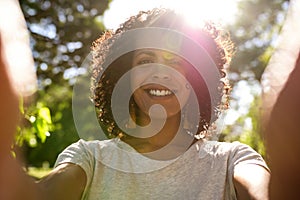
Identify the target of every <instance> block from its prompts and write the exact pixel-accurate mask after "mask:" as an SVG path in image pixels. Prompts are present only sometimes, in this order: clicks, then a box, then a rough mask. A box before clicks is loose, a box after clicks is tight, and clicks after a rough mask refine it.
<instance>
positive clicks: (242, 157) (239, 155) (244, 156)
mask: <svg viewBox="0 0 300 200" xmlns="http://www.w3.org/2000/svg"><path fill="white" fill-rule="evenodd" d="M232 145H233V148H232V150H231V155H230V158H229V163H230V164H229V169H232V170H233V169H234V167H235V166H236V165H238V164H255V165H259V166H261V167H263V168H265V169H266V170H267V171H270V170H269V168H268V166H267V164H266V162H265V161H264V159H263V158H262V156H261V155H260V154H259V153H257V152H256V151H255V150H254V149H252V148H251V147H250V146H248V145H246V144H242V143H240V142H233V143H232Z"/></svg>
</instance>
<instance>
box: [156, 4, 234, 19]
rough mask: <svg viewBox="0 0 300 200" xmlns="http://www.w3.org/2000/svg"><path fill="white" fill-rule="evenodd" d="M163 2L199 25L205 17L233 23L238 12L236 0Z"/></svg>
mask: <svg viewBox="0 0 300 200" xmlns="http://www.w3.org/2000/svg"><path fill="white" fill-rule="evenodd" d="M163 2H164V4H162V6H166V7H169V8H173V9H175V10H177V11H178V12H180V13H181V14H183V16H185V17H186V19H187V21H188V22H189V23H191V24H193V25H198V23H201V22H202V21H203V20H204V19H205V20H212V21H215V22H220V23H222V24H226V23H232V22H233V21H234V19H235V14H236V12H237V3H236V0H226V1H224V0H186V1H180V0H177V1H174V0H173V1H172V0H165V1H163Z"/></svg>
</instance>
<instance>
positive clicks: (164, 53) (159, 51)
mask: <svg viewBox="0 0 300 200" xmlns="http://www.w3.org/2000/svg"><path fill="white" fill-rule="evenodd" d="M133 55H134V57H139V56H142V55H145V56H162V57H163V58H164V59H166V60H169V59H172V58H179V57H180V56H179V55H177V54H175V53H173V52H170V51H167V50H162V49H151V48H145V49H138V50H135V51H134V53H133Z"/></svg>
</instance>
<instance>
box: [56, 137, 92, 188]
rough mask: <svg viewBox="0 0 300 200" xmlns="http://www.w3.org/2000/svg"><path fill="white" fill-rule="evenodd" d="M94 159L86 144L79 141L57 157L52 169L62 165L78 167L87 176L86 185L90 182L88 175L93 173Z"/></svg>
mask: <svg viewBox="0 0 300 200" xmlns="http://www.w3.org/2000/svg"><path fill="white" fill-rule="evenodd" d="M93 162H94V157H93V155H92V153H91V150H90V148H89V145H88V142H86V141H84V140H82V139H80V140H79V141H78V142H76V143H73V144H71V145H70V146H68V147H67V148H66V149H65V150H64V151H63V152H62V153H60V154H59V155H58V158H57V160H56V162H55V165H54V167H56V166H58V165H60V164H63V163H73V164H76V165H78V166H80V167H81V168H82V169H83V170H84V171H85V173H86V175H87V179H88V180H87V183H89V182H90V180H89V179H90V177H91V176H90V175H91V174H92V173H93V171H92V170H93Z"/></svg>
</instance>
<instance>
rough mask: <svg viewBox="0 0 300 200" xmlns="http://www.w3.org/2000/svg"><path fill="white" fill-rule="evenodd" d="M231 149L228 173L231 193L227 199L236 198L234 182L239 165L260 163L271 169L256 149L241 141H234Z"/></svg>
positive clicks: (228, 187)
mask: <svg viewBox="0 0 300 200" xmlns="http://www.w3.org/2000/svg"><path fill="white" fill-rule="evenodd" d="M231 145H232V146H231V150H230V155H229V158H228V159H229V160H228V174H227V178H228V179H227V180H228V185H227V190H228V191H229V193H228V194H230V195H229V196H228V197H227V199H236V192H235V187H234V184H233V173H234V168H235V166H237V165H243V164H249V165H259V166H261V167H263V168H265V169H266V170H267V171H270V170H269V168H268V166H267V164H266V162H265V161H264V159H263V158H262V156H261V155H260V154H259V153H257V152H256V151H255V150H254V149H252V148H251V147H250V146H248V145H246V144H242V143H240V142H233V143H232V144H231Z"/></svg>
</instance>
